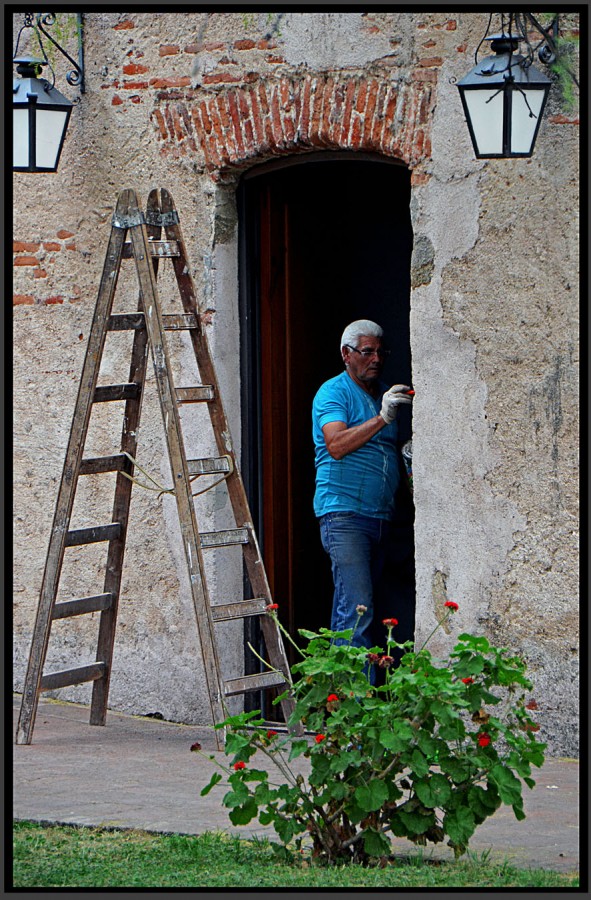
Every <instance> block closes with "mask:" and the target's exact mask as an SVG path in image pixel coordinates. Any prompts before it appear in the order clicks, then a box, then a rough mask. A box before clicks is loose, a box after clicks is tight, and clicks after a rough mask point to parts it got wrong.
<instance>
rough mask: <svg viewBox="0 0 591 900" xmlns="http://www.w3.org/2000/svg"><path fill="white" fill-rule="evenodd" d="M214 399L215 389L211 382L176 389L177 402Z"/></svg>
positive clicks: (197, 401)
mask: <svg viewBox="0 0 591 900" xmlns="http://www.w3.org/2000/svg"><path fill="white" fill-rule="evenodd" d="M213 399H214V391H213V388H212V387H211V385H209V384H202V385H199V386H198V387H186V388H177V389H176V400H177V403H203V401H204V400H207V401H209V400H213Z"/></svg>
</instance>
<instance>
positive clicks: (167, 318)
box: [107, 312, 199, 331]
mask: <svg viewBox="0 0 591 900" xmlns="http://www.w3.org/2000/svg"><path fill="white" fill-rule="evenodd" d="M162 320H163V322H164V330H165V331H183V330H186V329H189V328H198V327H199V323H198V321H197V317H196V316H195V315H193V314H189V313H174V314H173V313H168V314H167V315H163V316H162ZM145 327H146V321H145V318H144V314H143V312H135V313H115V314H114V315H112V316H109V323H108V325H107V328H108V330H109V331H137V330H138V329H141V328H145Z"/></svg>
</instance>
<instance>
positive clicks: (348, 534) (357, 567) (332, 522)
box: [319, 512, 391, 647]
mask: <svg viewBox="0 0 591 900" xmlns="http://www.w3.org/2000/svg"><path fill="white" fill-rule="evenodd" d="M319 522H320V537H321V539H322V546H323V547H324V549H325V550H326V552H327V553H328V555H329V556H330V561H331V563H332V577H333V581H334V588H335V589H334V597H333V605H332V618H331V623H330V627H331V631H344V630H345V629H346V628H354V627H355V624H356V622H357V612H356V607H357V606H358V605H359V604H362V605H363V606H366V607H367V612H365V613H364V614H363V616H362V617H361V619H360V620H359V624H358V625H357V628H356V631H355V634H354V635H353V640H352V644H353V646H354V647H372V646H373V639H372V634H371V625H372V620H373V612H374V594H375V589H376V587H377V584H378V582H379V580H380V576H381V574H382V570H383V568H384V561H385V558H386V548H387V543H388V536H389V534H390V529H391V523H390V522H388V521H386V520H385V519H374V518H371V517H370V516H361V515H358V514H357V513H348V512H334V513H326V514H325V515H324V516H321V517H320V519H319Z"/></svg>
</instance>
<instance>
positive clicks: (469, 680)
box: [462, 678, 474, 684]
mask: <svg viewBox="0 0 591 900" xmlns="http://www.w3.org/2000/svg"><path fill="white" fill-rule="evenodd" d="M462 681H463V682H464V684H474V679H473V678H462Z"/></svg>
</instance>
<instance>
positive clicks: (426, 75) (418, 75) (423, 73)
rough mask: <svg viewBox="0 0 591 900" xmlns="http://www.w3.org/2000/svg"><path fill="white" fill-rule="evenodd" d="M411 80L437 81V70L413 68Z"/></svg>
mask: <svg viewBox="0 0 591 900" xmlns="http://www.w3.org/2000/svg"><path fill="white" fill-rule="evenodd" d="M410 77H411V81H437V72H436V71H429V70H428V69H424V70H421V69H419V70H415V71H414V72H411V76H410Z"/></svg>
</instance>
